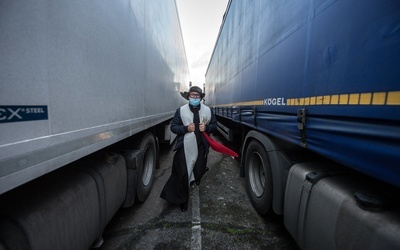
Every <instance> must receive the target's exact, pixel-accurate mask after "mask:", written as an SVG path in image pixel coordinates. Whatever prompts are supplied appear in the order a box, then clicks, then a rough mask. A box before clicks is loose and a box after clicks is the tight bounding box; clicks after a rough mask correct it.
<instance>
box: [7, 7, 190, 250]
mask: <svg viewBox="0 0 400 250" xmlns="http://www.w3.org/2000/svg"><path fill="white" fill-rule="evenodd" d="M0 34H1V35H0V249H89V248H90V247H92V246H93V247H99V246H100V245H101V243H102V232H103V230H104V228H105V226H106V225H107V223H108V222H109V221H110V220H111V218H112V217H113V216H114V214H115V213H116V212H117V210H118V209H119V208H121V207H130V206H132V205H133V204H134V203H136V202H144V201H145V200H146V198H147V196H148V195H149V192H150V190H151V187H152V184H153V181H154V173H155V169H156V167H157V166H158V162H159V152H158V150H159V145H160V144H161V143H166V144H168V143H169V144H170V143H172V141H173V140H174V138H175V137H174V135H173V134H171V133H170V130H169V126H170V125H169V123H170V120H171V119H172V117H173V114H174V112H175V110H176V109H177V108H178V107H179V106H181V105H182V104H183V101H184V100H183V98H181V96H180V92H181V91H183V90H184V89H187V86H186V85H187V83H188V82H189V69H188V63H187V58H186V52H185V48H184V42H183V38H182V32H181V27H180V21H179V16H178V12H177V6H176V3H175V1H174V0H146V1H145V0H120V1H80V0H68V1H63V0H55V1H54V0H37V1H20V0H3V1H1V3H0Z"/></svg>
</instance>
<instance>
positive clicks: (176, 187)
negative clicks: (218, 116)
mask: <svg viewBox="0 0 400 250" xmlns="http://www.w3.org/2000/svg"><path fill="white" fill-rule="evenodd" d="M191 110H192V112H193V122H194V123H195V126H196V129H195V132H194V133H195V134H196V140H197V149H198V156H197V160H196V164H195V166H194V168H193V174H194V177H195V182H197V183H199V182H200V179H201V177H203V175H204V173H205V172H206V164H207V155H205V148H204V147H205V146H204V144H203V142H202V138H201V137H202V135H201V133H200V130H199V123H200V118H199V112H198V110H196V109H191ZM188 179H189V177H188V171H187V167H186V158H185V150H184V147H183V146H182V147H180V148H179V149H178V150H177V151H176V153H175V155H174V160H173V163H172V172H171V176H170V177H169V179H168V181H167V183H166V184H165V186H164V188H163V190H162V191H161V195H160V197H161V198H163V199H164V200H166V201H168V202H169V203H170V204H176V205H180V204H183V203H185V202H187V201H188V200H189V181H188Z"/></svg>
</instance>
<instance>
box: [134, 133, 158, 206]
mask: <svg viewBox="0 0 400 250" xmlns="http://www.w3.org/2000/svg"><path fill="white" fill-rule="evenodd" d="M138 149H140V150H141V151H142V152H143V157H142V158H141V161H142V162H141V163H139V164H138V165H139V166H138V183H137V193H136V197H137V199H138V201H139V202H144V201H146V199H147V197H148V196H149V194H150V191H151V188H152V187H153V182H154V173H155V169H156V165H157V157H158V156H157V145H156V140H155V138H154V136H153V135H152V134H151V133H146V134H145V135H144V136H143V138H142V140H141V142H140V145H139V148H138Z"/></svg>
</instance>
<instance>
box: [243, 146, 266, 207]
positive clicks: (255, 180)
mask: <svg viewBox="0 0 400 250" xmlns="http://www.w3.org/2000/svg"><path fill="white" fill-rule="evenodd" d="M245 169H246V170H245V171H246V188H247V194H248V195H249V197H250V200H251V203H252V205H253V207H254V208H255V209H256V211H257V212H258V213H259V214H260V215H267V214H269V213H270V212H271V211H272V173H271V166H270V162H269V158H268V153H267V152H266V150H265V148H264V147H263V145H262V144H261V143H260V142H258V141H257V140H253V141H251V142H250V143H249V146H248V147H247V150H246V155H245Z"/></svg>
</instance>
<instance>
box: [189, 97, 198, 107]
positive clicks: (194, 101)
mask: <svg viewBox="0 0 400 250" xmlns="http://www.w3.org/2000/svg"><path fill="white" fill-rule="evenodd" d="M189 103H190V105H192V106H193V107H197V106H199V104H200V98H199V99H195V98H189Z"/></svg>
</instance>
